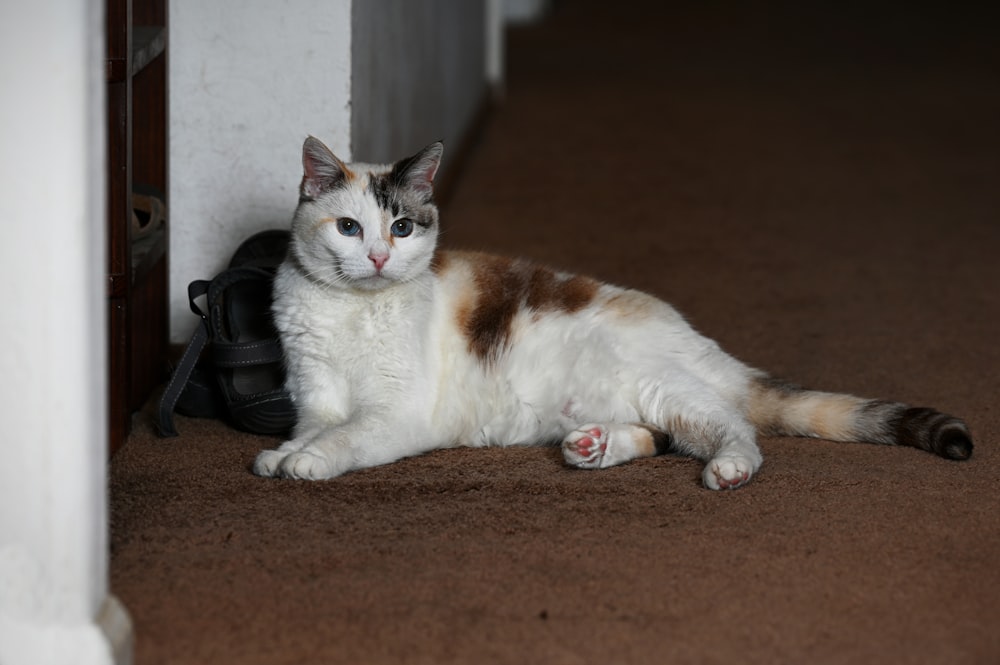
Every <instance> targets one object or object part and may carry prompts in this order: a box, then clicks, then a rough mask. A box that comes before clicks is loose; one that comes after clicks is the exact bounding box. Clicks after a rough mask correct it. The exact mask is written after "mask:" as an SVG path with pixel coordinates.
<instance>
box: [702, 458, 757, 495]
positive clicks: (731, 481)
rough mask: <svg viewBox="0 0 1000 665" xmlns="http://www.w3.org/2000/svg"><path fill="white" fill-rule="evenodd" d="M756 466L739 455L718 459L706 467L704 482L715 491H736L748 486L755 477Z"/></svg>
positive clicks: (703, 474) (703, 476) (703, 475)
mask: <svg viewBox="0 0 1000 665" xmlns="http://www.w3.org/2000/svg"><path fill="white" fill-rule="evenodd" d="M753 472H754V464H753V462H752V461H751V460H749V459H747V458H744V457H740V456H738V455H726V456H723V457H716V458H715V459H713V460H712V461H711V462H709V463H708V464H707V465H706V466H705V471H704V472H703V473H702V480H703V481H704V483H705V487H707V488H709V489H713V490H734V489H737V488H739V487H742V486H743V485H746V484H747V483H748V482H749V481H750V478H751V477H752V476H753Z"/></svg>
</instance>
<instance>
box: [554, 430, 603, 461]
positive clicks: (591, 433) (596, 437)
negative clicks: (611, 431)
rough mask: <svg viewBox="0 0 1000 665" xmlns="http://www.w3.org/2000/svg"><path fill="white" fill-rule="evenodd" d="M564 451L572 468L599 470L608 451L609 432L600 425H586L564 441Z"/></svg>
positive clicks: (565, 457) (568, 435)
mask: <svg viewBox="0 0 1000 665" xmlns="http://www.w3.org/2000/svg"><path fill="white" fill-rule="evenodd" d="M562 451H563V458H564V459H565V460H566V463H567V464H569V465H570V466H576V467H579V468H581V469H599V468H600V467H601V461H602V460H603V458H604V454H605V453H606V452H607V451H608V430H607V429H605V428H603V427H601V426H600V425H584V426H583V427H581V428H580V429H577V430H573V431H572V432H570V433H569V434H567V435H566V438H565V439H563V443H562Z"/></svg>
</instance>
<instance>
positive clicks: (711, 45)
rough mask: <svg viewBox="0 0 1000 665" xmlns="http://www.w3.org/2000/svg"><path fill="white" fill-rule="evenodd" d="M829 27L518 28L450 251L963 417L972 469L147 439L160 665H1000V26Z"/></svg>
mask: <svg viewBox="0 0 1000 665" xmlns="http://www.w3.org/2000/svg"><path fill="white" fill-rule="evenodd" d="M804 6H809V7H811V8H810V9H809V10H806V9H804V8H803V7H804ZM829 7H830V8H829V9H827V10H821V9H818V8H817V4H816V3H788V6H785V7H782V8H779V6H778V5H768V6H766V7H765V6H764V5H760V4H759V3H732V4H731V5H730V4H723V3H715V2H706V3H697V4H695V3H692V4H691V5H690V6H681V5H674V4H672V3H655V2H650V3H647V4H642V3H608V2H597V1H589V0H588V1H585V0H575V1H572V2H571V1H566V2H561V3H558V4H557V8H556V11H555V12H554V13H553V14H552V15H551V17H550V18H549V20H548V21H547V22H545V23H544V24H542V25H540V26H538V27H534V28H524V29H518V30H516V31H514V32H513V33H512V34H511V39H510V43H509V57H510V62H509V84H508V88H507V93H508V95H507V99H506V101H505V103H504V104H503V105H501V106H499V107H498V108H497V109H496V111H495V113H494V114H493V115H492V117H491V119H490V121H489V123H488V126H487V127H486V128H485V131H484V135H483V137H482V140H481V142H480V144H479V146H478V148H477V149H476V150H475V152H474V153H473V154H472V155H471V157H470V159H469V160H468V161H467V163H466V172H465V173H464V174H463V175H462V177H461V178H460V179H459V180H458V181H457V183H456V186H455V188H454V191H453V195H452V197H451V199H450V201H449V202H448V205H447V206H446V208H445V210H444V213H443V214H444V223H445V234H444V244H445V245H447V246H452V247H468V248H475V249H488V250H491V251H496V252H501V253H508V254H518V255H524V256H528V257H531V258H534V259H538V260H540V261H543V262H545V263H548V264H552V265H555V266H559V267H563V268H569V269H573V270H578V271H584V272H587V273H590V274H593V275H596V276H599V277H602V278H604V279H607V280H609V281H613V282H616V283H621V284H626V285H630V286H635V287H639V288H643V289H646V290H648V291H651V292H654V293H656V294H658V295H661V296H663V297H664V298H666V299H668V300H670V301H671V302H673V303H674V304H675V305H676V306H677V307H678V308H679V309H681V311H683V312H684V313H685V314H686V315H687V316H688V317H689V319H690V320H691V321H692V322H693V323H694V324H695V325H696V326H697V327H698V328H699V329H700V330H702V331H703V332H705V333H706V334H709V335H710V336H712V337H714V338H716V339H717V340H719V341H720V343H722V344H723V346H724V347H725V348H727V349H728V350H729V351H731V352H732V353H734V354H735V355H737V356H738V357H741V358H742V359H744V360H746V361H748V362H750V363H751V364H754V365H757V366H760V367H763V368H766V369H768V370H770V371H771V372H773V373H775V374H777V375H780V376H782V377H785V378H787V379H789V380H792V381H796V382H798V383H801V384H805V385H808V386H812V387H820V388H825V389H831V390H842V391H850V392H855V393H858V394H863V395H867V396H873V397H882V398H889V399H898V400H902V401H907V402H910V403H914V404H920V405H933V406H936V407H938V408H940V409H942V410H945V411H949V412H952V413H955V414H956V415H960V416H962V417H964V418H966V419H967V421H968V422H969V423H970V425H971V427H972V429H973V432H974V434H975V437H976V445H977V447H976V451H975V454H974V456H973V458H972V460H970V461H969V462H966V463H954V462H947V461H944V460H941V459H938V458H935V457H933V456H931V455H929V454H926V453H921V452H918V451H915V450H912V449H896V448H889V447H878V446H870V445H843V444H840V445H838V444H833V443H827V442H822V441H806V440H798V439H765V440H763V441H762V442H761V445H762V448H763V451H764V455H765V464H764V467H763V469H762V470H761V472H760V474H759V475H758V476H757V477H756V478H755V479H754V480H753V482H752V483H751V484H750V485H749V486H747V487H746V488H744V489H741V490H739V491H735V492H722V493H716V492H710V491H708V490H704V489H702V488H701V486H700V484H699V473H700V468H699V464H698V463H696V462H694V461H692V460H687V459H680V458H673V457H661V458H653V459H647V460H643V461H640V462H635V463H632V464H628V465H625V466H622V467H618V468H614V469H610V470H607V471H600V472H585V471H578V470H571V469H568V468H566V467H564V466H563V465H562V463H561V457H560V454H559V452H558V451H556V450H553V449H547V448H530V449H509V450H504V449H487V450H450V451H442V452H437V453H433V454H430V455H426V456H424V457H420V458H415V459H409V460H405V461H402V462H399V463H397V464H394V465H390V466H386V467H382V468H376V469H371V470H367V471H363V472H358V473H353V474H350V475H348V476H344V477H342V478H339V479H335V480H333V481H329V482H322V483H304V482H292V481H271V480H262V479H260V478H256V477H254V476H253V475H251V474H250V473H249V471H248V467H249V465H250V463H251V461H252V460H253V458H254V456H255V455H256V453H257V452H258V450H260V449H261V448H263V447H269V446H274V445H276V444H277V443H278V441H275V440H272V439H268V438H265V437H256V436H252V435H247V434H243V433H239V432H235V431H233V430H230V429H228V428H227V427H225V426H224V425H222V424H220V423H217V422H212V421H199V420H191V419H183V418H182V419H179V423H178V426H179V429H180V431H181V436H180V437H179V438H176V439H171V440H159V439H156V438H155V437H153V436H152V434H151V430H150V427H149V426H148V424H147V423H146V421H145V420H144V419H143V417H140V419H139V420H140V422H139V423H138V424H137V428H136V431H135V433H134V434H133V435H132V437H131V439H130V440H129V442H128V444H127V445H126V446H125V447H124V449H123V450H122V451H121V452H120V453H119V454H118V455H117V456H116V458H115V459H114V460H113V463H112V469H111V515H112V530H111V547H112V558H111V581H112V590H113V592H114V593H116V594H117V595H118V596H119V597H120V598H121V599H122V600H123V601H124V603H125V605H126V606H127V607H128V609H129V610H130V612H131V613H132V616H133V619H134V622H135V629H136V633H137V640H136V651H135V653H136V662H137V663H139V664H140V665H151V664H153V663H203V664H204V663H227V664H228V663H240V664H241V665H255V664H258V663H352V664H356V663H374V664H381V663H473V664H479V663H484V664H485V663H518V664H520V663H552V664H561V663H643V664H645V663H651V664H652V663H656V664H660V663H724V662H725V663H729V662H739V663H750V664H768V665H770V664H774V663H810V664H827V663H850V664H857V663H941V664H948V665H962V664H971V663H977V664H984V665H985V664H989V663H997V662H1000V606H998V604H997V601H996V597H997V594H998V592H1000V565H998V561H1000V560H998V556H1000V555H998V551H1000V498H998V494H997V486H998V481H1000V473H998V471H997V469H998V468H1000V453H998V451H997V443H998V440H1000V407H998V401H997V395H998V392H1000V391H998V381H997V372H998V370H1000V348H998V340H1000V120H998V119H1000V84H998V82H1000V58H998V53H1000V44H998V43H997V42H996V40H995V39H994V36H993V31H994V26H995V25H997V24H996V22H995V21H994V19H993V17H987V16H985V15H984V14H983V13H982V11H983V10H977V12H979V13H970V12H971V10H970V9H969V8H968V7H966V8H965V9H961V10H960V9H958V8H957V7H958V5H948V4H946V3H933V5H932V4H931V3H909V4H905V3H898V4H897V5H895V8H892V7H893V6H891V5H886V4H870V3H869V4H865V5H862V4H860V3H859V4H857V5H855V4H851V3H848V4H844V3H829ZM308 129H309V128H303V132H306V131H307V130H308ZM429 138H433V137H429ZM298 177H299V175H298V174H295V173H290V174H289V179H290V180H291V181H297V179H298ZM290 205H291V204H290ZM540 371H544V368H540Z"/></svg>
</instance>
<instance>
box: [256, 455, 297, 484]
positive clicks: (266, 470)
mask: <svg viewBox="0 0 1000 665" xmlns="http://www.w3.org/2000/svg"><path fill="white" fill-rule="evenodd" d="M286 457H288V453H287V452H286V451H281V450H264V451H262V452H261V453H260V454H259V455H257V459H256V460H254V463H253V472H254V473H255V474H257V475H258V476H263V477H265V478H274V477H276V476H277V475H278V469H280V468H281V462H282V461H283V460H284V459H285V458H286Z"/></svg>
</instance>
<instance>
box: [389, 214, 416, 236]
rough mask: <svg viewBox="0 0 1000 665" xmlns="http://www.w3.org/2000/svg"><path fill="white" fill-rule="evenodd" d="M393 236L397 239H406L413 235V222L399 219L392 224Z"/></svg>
mask: <svg viewBox="0 0 1000 665" xmlns="http://www.w3.org/2000/svg"><path fill="white" fill-rule="evenodd" d="M391 231H392V235H394V236H396V237H397V238H405V237H406V236H408V235H410V234H411V233H413V220H411V219H406V218H403V219H397V220H396V221H395V222H393V223H392V229H391Z"/></svg>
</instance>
